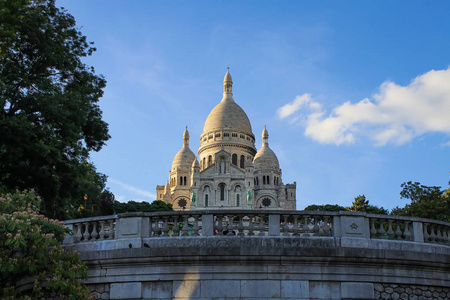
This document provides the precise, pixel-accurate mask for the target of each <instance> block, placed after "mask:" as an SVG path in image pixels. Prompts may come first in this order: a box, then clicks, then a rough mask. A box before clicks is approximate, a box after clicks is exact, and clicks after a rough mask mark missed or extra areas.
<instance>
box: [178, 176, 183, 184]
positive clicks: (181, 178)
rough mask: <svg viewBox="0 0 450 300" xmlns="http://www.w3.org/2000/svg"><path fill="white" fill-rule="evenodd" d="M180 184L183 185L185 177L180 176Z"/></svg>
mask: <svg viewBox="0 0 450 300" xmlns="http://www.w3.org/2000/svg"><path fill="white" fill-rule="evenodd" d="M178 184H179V185H183V176H180V182H179V183H178Z"/></svg>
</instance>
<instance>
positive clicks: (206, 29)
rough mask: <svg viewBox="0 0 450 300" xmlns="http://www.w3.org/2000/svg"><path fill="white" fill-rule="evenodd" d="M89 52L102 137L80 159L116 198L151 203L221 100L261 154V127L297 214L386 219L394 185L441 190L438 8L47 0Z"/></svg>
mask: <svg viewBox="0 0 450 300" xmlns="http://www.w3.org/2000/svg"><path fill="white" fill-rule="evenodd" d="M56 3H57V5H58V6H63V7H65V8H66V9H67V10H68V11H69V13H71V14H72V15H74V17H75V18H76V21H77V26H78V27H79V28H80V29H81V31H82V33H83V34H84V35H86V36H87V38H88V40H89V41H93V42H94V43H95V46H96V48H97V52H95V53H94V55H93V56H92V57H89V58H87V59H86V60H85V62H86V63H87V64H89V65H92V66H94V67H95V69H96V72H97V73H99V74H103V75H104V76H105V78H106V79H107V81H108V84H107V87H106V89H105V95H104V97H103V98H102V100H101V103H100V106H101V109H102V110H103V113H104V120H105V121H106V122H107V123H109V126H110V127H109V128H110V134H111V136H112V138H111V140H110V141H108V143H107V146H105V147H104V148H103V149H102V150H101V151H100V152H99V153H92V155H91V157H92V160H93V162H94V164H95V165H96V166H97V169H98V171H100V172H102V173H105V174H106V175H108V176H109V179H108V184H107V186H108V187H109V188H110V190H111V191H112V192H113V193H114V194H115V195H116V197H117V199H118V200H120V201H127V200H131V199H133V200H137V201H153V200H154V199H155V189H156V185H157V184H165V183H166V181H167V179H168V172H169V169H170V166H171V164H172V160H173V157H174V156H175V154H176V153H177V152H178V151H179V149H181V147H182V135H183V131H184V128H185V126H186V125H187V126H188V129H189V132H190V136H191V140H190V148H191V149H192V150H193V152H194V153H196V152H197V150H198V147H199V138H200V134H201V133H202V130H203V125H204V122H205V120H206V117H207V116H208V114H209V112H210V111H211V110H212V109H213V108H214V106H215V105H217V104H218V103H219V102H220V100H221V98H222V81H223V77H224V75H225V72H226V68H227V67H230V73H231V75H232V77H233V82H234V84H233V94H234V99H235V101H236V102H237V103H238V104H239V105H240V106H241V107H242V108H243V109H244V111H245V112H246V113H247V115H248V117H249V119H250V121H251V124H252V128H253V133H254V134H255V136H256V146H257V148H260V146H261V132H262V130H263V128H264V125H267V129H268V131H269V135H270V137H269V145H270V147H271V148H272V150H274V152H275V153H276V154H277V156H278V159H279V161H280V167H281V168H282V171H283V182H284V183H292V182H294V181H296V182H297V199H298V200H297V209H303V208H304V207H305V206H307V205H310V204H326V203H330V204H339V205H343V206H349V205H351V202H352V201H353V199H354V198H355V197H356V196H358V195H362V194H364V195H365V196H366V197H367V199H368V200H369V201H370V203H371V204H374V205H378V206H383V207H385V208H388V209H390V208H393V207H394V206H397V205H398V206H404V205H405V204H406V203H407V202H408V201H407V200H405V199H400V196H399V193H400V190H401V188H400V185H401V183H403V182H405V181H409V180H412V181H419V182H421V183H422V184H425V185H438V186H442V187H444V188H448V181H449V180H450V174H449V171H450V158H449V156H450V69H449V66H450V38H449V36H450V18H449V17H448V15H449V12H450V2H448V1H426V2H425V1H261V0H258V1H127V2H124V1H114V0H113V1H111V0H110V1H87V0H78V1H67V0H64V1H59V0H58V1H57V2H56Z"/></svg>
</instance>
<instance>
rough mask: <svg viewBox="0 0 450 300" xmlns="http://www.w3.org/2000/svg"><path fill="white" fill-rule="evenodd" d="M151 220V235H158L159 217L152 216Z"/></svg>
mask: <svg viewBox="0 0 450 300" xmlns="http://www.w3.org/2000/svg"><path fill="white" fill-rule="evenodd" d="M151 220H152V223H151V224H152V228H151V230H152V232H153V234H152V236H155V237H156V236H158V235H159V234H158V233H159V218H158V217H153V218H151Z"/></svg>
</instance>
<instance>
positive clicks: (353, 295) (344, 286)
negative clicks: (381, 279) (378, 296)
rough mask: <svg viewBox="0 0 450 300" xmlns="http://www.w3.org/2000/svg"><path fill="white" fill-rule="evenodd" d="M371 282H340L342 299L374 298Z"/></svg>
mask: <svg viewBox="0 0 450 300" xmlns="http://www.w3.org/2000/svg"><path fill="white" fill-rule="evenodd" d="M374 291H375V290H374V286H373V283H366V282H342V283H341V295H342V299H374V297H375V293H374Z"/></svg>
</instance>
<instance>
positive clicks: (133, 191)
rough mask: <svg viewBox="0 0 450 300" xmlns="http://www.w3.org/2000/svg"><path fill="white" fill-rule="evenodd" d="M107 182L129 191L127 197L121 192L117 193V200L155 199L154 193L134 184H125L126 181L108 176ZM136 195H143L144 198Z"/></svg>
mask: <svg viewBox="0 0 450 300" xmlns="http://www.w3.org/2000/svg"><path fill="white" fill-rule="evenodd" d="M108 183H112V184H115V185H117V186H119V187H120V188H122V189H124V190H125V191H126V192H128V193H129V196H128V197H126V196H123V195H122V193H118V195H116V200H117V201H120V202H124V201H128V200H134V201H153V200H155V199H156V194H154V193H151V192H149V191H146V190H142V189H139V188H137V187H135V186H132V185H131V184H127V183H124V182H122V181H119V180H116V179H113V178H108ZM138 197H144V199H142V198H138Z"/></svg>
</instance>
